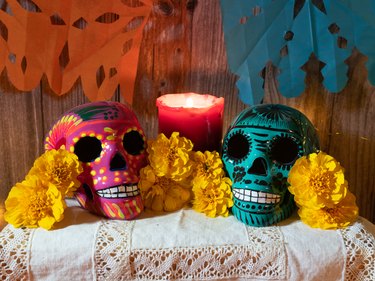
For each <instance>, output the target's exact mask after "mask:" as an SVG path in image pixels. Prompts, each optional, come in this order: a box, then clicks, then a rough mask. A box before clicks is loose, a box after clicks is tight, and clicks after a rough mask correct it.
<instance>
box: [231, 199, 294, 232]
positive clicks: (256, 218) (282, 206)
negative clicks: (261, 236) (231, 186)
mask: <svg viewBox="0 0 375 281" xmlns="http://www.w3.org/2000/svg"><path fill="white" fill-rule="evenodd" d="M294 210H295V203H294V199H293V196H292V195H290V194H289V193H287V194H286V196H285V198H284V199H283V200H282V202H280V203H279V204H258V203H250V204H249V203H248V202H244V201H241V200H238V199H234V205H233V207H232V213H233V215H234V216H235V217H236V218H237V219H238V220H239V221H241V222H243V223H244V224H246V225H249V226H256V227H263V226H270V225H273V224H275V223H278V222H280V221H282V220H284V219H286V218H288V217H290V215H291V214H292V213H293V211H294Z"/></svg>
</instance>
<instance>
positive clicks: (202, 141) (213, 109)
mask: <svg viewBox="0 0 375 281" xmlns="http://www.w3.org/2000/svg"><path fill="white" fill-rule="evenodd" d="M156 106H157V107H158V112H159V133H164V134H165V135H166V136H167V137H170V135H171V134H172V133H173V132H179V133H180V136H183V137H186V138H188V139H190V140H191V141H192V142H193V144H194V150H196V151H198V150H199V151H203V152H204V151H206V150H208V151H213V150H216V151H219V150H220V144H221V138H222V133H223V111H224V98H218V97H215V96H211V95H200V94H195V93H183V94H169V95H163V96H161V97H159V98H158V99H157V100H156Z"/></svg>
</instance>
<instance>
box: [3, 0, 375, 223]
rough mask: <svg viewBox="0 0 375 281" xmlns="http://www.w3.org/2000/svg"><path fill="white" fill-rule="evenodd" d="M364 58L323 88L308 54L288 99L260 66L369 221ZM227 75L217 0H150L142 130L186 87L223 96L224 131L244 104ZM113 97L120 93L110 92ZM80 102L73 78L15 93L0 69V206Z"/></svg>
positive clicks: (369, 100)
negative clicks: (338, 85) (60, 90)
mask: <svg viewBox="0 0 375 281" xmlns="http://www.w3.org/2000/svg"><path fill="white" fill-rule="evenodd" d="M365 61H366V58H365V57H364V56H362V55H361V54H359V53H358V52H356V51H354V52H353V55H352V56H351V58H350V59H349V60H348V64H349V66H350V69H349V73H348V75H349V82H348V85H347V87H346V88H345V89H344V90H343V91H342V92H340V93H337V94H331V93H328V92H327V91H326V90H325V89H324V88H323V86H322V84H321V81H322V78H321V75H320V72H319V70H320V67H321V66H320V65H319V63H318V62H317V61H316V60H315V59H314V58H312V59H311V60H310V62H309V63H308V64H307V65H306V66H305V68H304V69H305V71H306V73H307V77H306V89H305V92H304V93H303V94H302V95H301V96H300V97H298V98H292V99H287V98H285V97H282V96H281V95H280V94H279V93H278V90H277V80H276V79H275V75H274V72H275V71H274V69H273V68H272V67H268V68H267V71H266V74H265V76H266V82H265V98H264V102H265V103H282V104H286V105H289V106H293V107H295V108H297V109H299V110H301V111H302V112H303V113H305V114H306V115H307V116H308V117H309V118H310V120H311V121H312V122H313V123H314V124H315V126H316V128H317V130H318V133H319V136H320V139H321V147H322V150H323V151H326V152H327V153H329V154H331V155H332V156H334V157H335V158H336V159H338V160H339V161H340V162H341V164H342V165H343V166H344V167H345V168H346V177H347V179H348V182H349V186H350V190H351V191H352V192H353V193H354V194H355V195H356V196H357V203H358V205H359V207H360V214H361V215H362V216H364V217H365V218H367V219H369V220H370V221H372V222H375V164H374V163H375V162H374V160H375V125H374V121H375V109H374V105H375V89H374V87H373V86H372V85H370V84H369V82H368V80H367V71H366V68H365V65H364V63H365ZM235 81H236V77H235V76H234V75H232V74H231V73H230V72H229V70H228V66H227V62H226V51H225V46H224V39H223V32H222V26H221V13H220V6H219V1H218V0H210V1H203V0H180V1H178V0H160V1H156V3H155V6H154V8H153V11H152V15H151V18H150V20H149V22H148V24H147V26H146V28H145V31H144V38H143V43H142V46H141V54H140V61H139V67H138V74H137V79H136V87H135V98H134V104H133V108H134V110H135V112H136V113H137V115H138V117H139V119H140V122H141V124H142V126H143V128H144V130H145V131H146V132H147V135H148V137H149V138H154V137H155V136H156V135H157V110H156V107H155V99H156V98H157V97H158V96H160V95H162V94H166V93H177V92H188V91H193V92H198V93H211V94H214V95H216V96H222V97H224V98H225V119H224V131H225V130H226V128H227V127H228V125H229V123H230V122H231V121H232V120H233V118H234V117H235V116H236V115H237V114H238V113H239V112H240V111H241V110H242V109H244V108H245V107H246V106H245V105H244V104H242V103H241V101H240V100H239V99H238V98H237V91H236V87H235ZM113 99H114V100H118V101H122V100H123V99H122V97H120V96H119V95H118V94H117V95H115V96H114V97H113ZM86 101H87V99H86V98H85V96H84V95H83V93H82V90H81V87H80V85H79V84H78V85H77V86H76V87H74V89H73V90H72V91H71V92H70V93H69V94H67V95H65V96H62V97H58V96H56V95H54V94H53V93H52V92H51V90H50V89H49V87H48V83H47V82H46V81H42V82H41V83H40V86H39V87H38V88H37V89H35V90H33V91H32V92H29V93H21V92H20V91H18V90H16V89H15V88H14V87H13V86H12V85H10V84H9V82H8V81H7V78H6V74H5V73H3V74H2V75H1V77H0V109H1V113H2V114H1V122H0V132H1V138H0V149H1V161H0V205H1V203H3V202H4V200H5V198H6V196H7V194H8V191H9V190H10V188H11V187H12V186H13V185H14V184H15V183H16V182H18V181H20V180H22V179H23V178H24V176H25V174H26V173H27V171H28V170H29V169H30V167H31V166H32V164H33V162H34V160H35V158H36V157H38V156H39V155H40V154H41V153H42V152H43V147H42V143H43V139H44V136H45V135H46V133H47V131H48V129H49V128H50V126H51V125H52V124H53V123H54V122H55V121H56V120H57V118H58V116H60V115H61V114H62V113H63V112H65V111H66V110H68V109H70V108H71V107H73V106H76V105H78V104H81V103H83V102H86Z"/></svg>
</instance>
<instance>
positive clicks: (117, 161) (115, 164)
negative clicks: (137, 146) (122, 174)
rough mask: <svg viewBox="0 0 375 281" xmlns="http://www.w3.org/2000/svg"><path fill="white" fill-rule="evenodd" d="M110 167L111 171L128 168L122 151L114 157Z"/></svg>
mask: <svg viewBox="0 0 375 281" xmlns="http://www.w3.org/2000/svg"><path fill="white" fill-rule="evenodd" d="M109 169H110V170H111V171H116V170H125V169H126V161H125V159H124V157H123V156H122V155H121V154H120V153H116V155H115V156H114V157H113V158H112V160H111V163H110V167H109Z"/></svg>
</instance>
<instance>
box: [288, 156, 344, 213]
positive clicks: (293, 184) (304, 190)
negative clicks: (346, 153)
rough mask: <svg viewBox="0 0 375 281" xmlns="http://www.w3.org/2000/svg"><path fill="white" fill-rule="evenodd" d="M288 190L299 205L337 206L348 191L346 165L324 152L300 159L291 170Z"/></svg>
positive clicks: (318, 207) (315, 206)
mask: <svg viewBox="0 0 375 281" xmlns="http://www.w3.org/2000/svg"><path fill="white" fill-rule="evenodd" d="M288 182H289V184H290V186H289V191H290V192H291V193H292V194H294V200H295V201H296V203H297V204H298V205H299V206H304V207H308V208H310V209H321V208H323V207H329V208H332V207H334V205H335V204H337V203H338V202H340V201H341V200H342V199H343V198H344V197H345V196H346V193H347V186H348V183H347V181H346V180H345V178H344V168H343V167H341V165H340V163H339V162H337V161H336V160H335V159H334V158H333V157H332V156H330V155H327V154H326V153H324V152H319V153H318V154H317V153H312V154H310V155H308V156H307V157H306V156H303V157H301V158H299V159H298V160H297V161H296V162H295V164H294V165H293V167H292V169H291V170H290V172H289V176H288Z"/></svg>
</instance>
